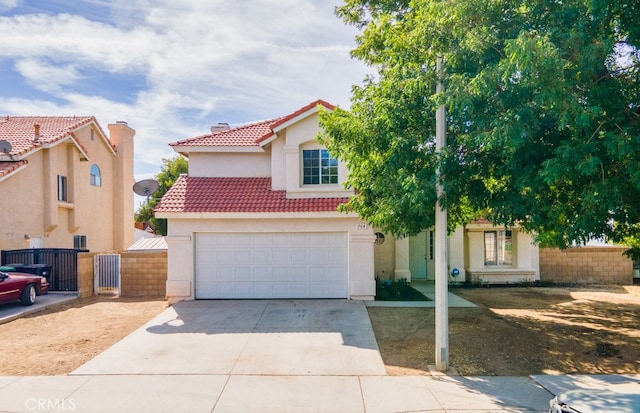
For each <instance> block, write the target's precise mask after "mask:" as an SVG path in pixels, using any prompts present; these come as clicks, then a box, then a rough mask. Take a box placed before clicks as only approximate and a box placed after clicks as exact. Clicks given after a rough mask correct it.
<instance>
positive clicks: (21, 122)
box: [0, 116, 115, 158]
mask: <svg viewBox="0 0 640 413" xmlns="http://www.w3.org/2000/svg"><path fill="white" fill-rule="evenodd" d="M91 124H92V125H93V127H95V129H96V130H97V131H98V133H99V134H100V135H101V137H102V138H103V139H104V141H105V143H106V144H107V145H108V147H109V148H110V150H111V151H112V152H113V153H114V154H115V149H114V146H113V144H112V143H111V142H110V141H109V139H108V138H107V137H106V136H107V135H105V133H104V131H103V130H102V128H101V127H100V125H99V124H98V122H97V121H96V118H95V117H93V116H3V117H0V140H6V141H8V142H9V143H10V144H11V147H12V149H11V152H10V153H9V155H10V156H11V157H19V158H21V157H23V156H24V155H26V154H28V153H29V152H31V151H34V150H37V149H40V148H42V147H47V146H51V145H55V144H57V143H60V142H62V141H63V140H65V139H68V138H69V139H72V140H73V142H74V144H75V145H76V146H77V147H78V150H79V151H80V152H81V153H82V155H83V156H84V157H88V155H87V151H86V148H84V147H83V145H82V144H81V143H80V142H79V141H78V139H77V138H76V136H75V134H74V132H76V131H77V130H78V129H80V128H82V127H85V126H87V125H91Z"/></svg>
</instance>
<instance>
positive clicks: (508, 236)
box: [484, 230, 513, 265]
mask: <svg viewBox="0 0 640 413" xmlns="http://www.w3.org/2000/svg"><path fill="white" fill-rule="evenodd" d="M512 241H513V238H512V233H511V231H510V230H506V231H485V232H484V265H512V264H513V242H512Z"/></svg>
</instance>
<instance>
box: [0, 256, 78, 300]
mask: <svg viewBox="0 0 640 413" xmlns="http://www.w3.org/2000/svg"><path fill="white" fill-rule="evenodd" d="M80 252H88V250H76V249H67V248H29V249H22V250H9V251H4V250H3V251H2V252H1V253H0V254H1V260H2V265H8V266H11V265H12V264H17V265H16V267H18V268H19V267H20V264H22V265H23V266H26V269H34V268H35V269H37V268H39V267H40V268H44V265H48V266H50V270H49V273H48V274H46V276H47V279H48V280H49V290H51V291H78V253H80ZM18 268H16V269H18ZM35 273H37V272H35Z"/></svg>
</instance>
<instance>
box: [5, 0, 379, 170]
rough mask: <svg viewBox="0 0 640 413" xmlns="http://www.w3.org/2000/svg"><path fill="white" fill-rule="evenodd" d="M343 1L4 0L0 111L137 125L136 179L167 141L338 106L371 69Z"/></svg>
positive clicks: (165, 151)
mask: <svg viewBox="0 0 640 413" xmlns="http://www.w3.org/2000/svg"><path fill="white" fill-rule="evenodd" d="M340 4H341V1H340V0H112V1H108V0H73V1H69V0H0V115H25V116H26V115H42V116H45V115H46V116H55V115H60V116H63V115H64V116H69V115H78V116H85V115H93V116H95V117H96V118H97V120H98V122H99V123H100V125H101V126H102V128H103V129H104V130H105V131H107V125H108V124H110V123H115V122H116V121H126V122H127V123H128V125H129V126H130V127H132V128H133V129H135V130H136V136H135V155H134V156H135V159H134V173H135V179H136V180H141V179H147V178H152V177H153V176H154V175H155V174H157V173H158V172H159V171H160V166H161V164H162V159H163V158H171V157H173V156H174V155H175V152H173V150H171V148H170V147H169V146H168V144H169V143H170V142H175V141H177V140H180V139H184V138H189V137H193V136H198V135H202V134H205V133H209V131H210V127H211V125H215V124H217V123H219V122H227V123H229V124H231V125H232V126H234V125H240V124H244V123H248V122H253V121H257V120H262V119H269V118H274V117H278V116H284V115H287V114H289V113H291V112H293V111H295V110H297V109H299V108H300V107H303V106H305V105H307V104H308V103H311V102H313V101H314V100H316V99H324V100H326V101H329V102H330V103H332V104H335V105H338V106H340V107H343V108H348V107H349V105H350V96H351V88H352V86H353V85H356V84H361V83H362V81H363V79H364V78H365V76H366V75H367V74H368V73H371V72H372V69H371V68H368V67H366V66H365V65H364V64H363V63H361V62H359V61H358V60H355V59H352V58H351V57H350V54H349V52H350V50H352V49H353V48H354V47H355V36H356V35H357V30H356V29H355V28H353V27H350V26H347V25H345V23H344V22H343V21H342V20H340V19H339V18H338V17H337V16H336V15H335V14H334V8H335V6H337V5H340Z"/></svg>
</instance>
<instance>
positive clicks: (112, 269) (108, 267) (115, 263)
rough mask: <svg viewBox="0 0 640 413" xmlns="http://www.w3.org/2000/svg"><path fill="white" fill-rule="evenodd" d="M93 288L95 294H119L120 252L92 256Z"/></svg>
mask: <svg viewBox="0 0 640 413" xmlns="http://www.w3.org/2000/svg"><path fill="white" fill-rule="evenodd" d="M93 289H94V292H95V293H96V294H116V295H117V294H120V254H98V255H95V256H94V257H93Z"/></svg>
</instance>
